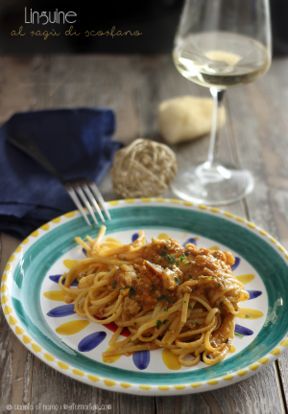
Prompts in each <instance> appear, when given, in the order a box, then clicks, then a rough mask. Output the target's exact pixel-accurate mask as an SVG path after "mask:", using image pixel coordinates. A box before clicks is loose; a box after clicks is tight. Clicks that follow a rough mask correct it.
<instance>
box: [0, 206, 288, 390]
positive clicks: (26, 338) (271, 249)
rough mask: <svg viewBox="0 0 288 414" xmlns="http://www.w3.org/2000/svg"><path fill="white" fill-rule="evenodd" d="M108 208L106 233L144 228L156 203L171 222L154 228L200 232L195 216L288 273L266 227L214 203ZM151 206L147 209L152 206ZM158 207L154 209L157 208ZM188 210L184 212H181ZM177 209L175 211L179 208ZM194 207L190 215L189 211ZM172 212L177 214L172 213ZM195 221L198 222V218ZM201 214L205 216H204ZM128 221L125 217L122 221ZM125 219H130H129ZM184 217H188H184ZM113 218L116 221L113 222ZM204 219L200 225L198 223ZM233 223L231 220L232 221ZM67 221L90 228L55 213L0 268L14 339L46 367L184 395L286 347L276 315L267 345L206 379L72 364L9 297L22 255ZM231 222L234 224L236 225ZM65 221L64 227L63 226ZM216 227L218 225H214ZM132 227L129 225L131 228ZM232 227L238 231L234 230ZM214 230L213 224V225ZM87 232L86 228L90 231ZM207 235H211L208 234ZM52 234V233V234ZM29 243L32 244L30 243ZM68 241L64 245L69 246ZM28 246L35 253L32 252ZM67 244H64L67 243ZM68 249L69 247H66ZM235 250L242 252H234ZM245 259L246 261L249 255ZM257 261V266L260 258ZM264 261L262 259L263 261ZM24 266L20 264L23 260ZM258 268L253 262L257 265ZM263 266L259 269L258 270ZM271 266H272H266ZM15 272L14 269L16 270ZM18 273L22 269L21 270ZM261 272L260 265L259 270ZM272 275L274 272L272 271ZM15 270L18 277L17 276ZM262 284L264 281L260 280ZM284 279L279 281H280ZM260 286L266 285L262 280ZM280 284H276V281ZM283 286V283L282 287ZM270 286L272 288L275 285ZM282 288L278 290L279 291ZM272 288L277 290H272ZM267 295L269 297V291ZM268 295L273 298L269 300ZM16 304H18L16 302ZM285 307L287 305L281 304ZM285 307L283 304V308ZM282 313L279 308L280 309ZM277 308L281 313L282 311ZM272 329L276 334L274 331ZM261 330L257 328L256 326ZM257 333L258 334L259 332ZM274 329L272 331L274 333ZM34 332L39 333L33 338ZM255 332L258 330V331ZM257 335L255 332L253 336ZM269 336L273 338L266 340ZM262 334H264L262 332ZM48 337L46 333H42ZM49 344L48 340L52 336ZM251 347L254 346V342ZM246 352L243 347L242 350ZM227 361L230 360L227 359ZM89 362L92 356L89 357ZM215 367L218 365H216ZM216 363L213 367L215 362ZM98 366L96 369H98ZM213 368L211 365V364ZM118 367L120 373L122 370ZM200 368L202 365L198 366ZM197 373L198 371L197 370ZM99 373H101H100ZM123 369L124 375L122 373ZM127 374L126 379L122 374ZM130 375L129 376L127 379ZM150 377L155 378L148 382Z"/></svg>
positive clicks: (240, 375) (107, 385) (246, 371)
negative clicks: (142, 214) (131, 214)
mask: <svg viewBox="0 0 288 414" xmlns="http://www.w3.org/2000/svg"><path fill="white" fill-rule="evenodd" d="M108 206H109V209H111V213H112V222H111V223H113V217H115V218H116V217H117V218H118V225H119V226H120V227H119V228H117V226H116V227H114V228H113V224H112V225H108V233H113V232H115V231H117V230H125V229H127V228H129V229H131V228H132V227H133V226H137V228H136V227H135V230H139V228H140V227H141V228H143V227H144V228H145V226H146V227H147V226H149V223H150V226H151V221H150V220H151V214H152V216H153V211H154V212H155V211H157V209H155V207H161V208H162V211H164V210H163V208H164V209H167V208H168V209H169V210H166V212H168V213H169V214H168V220H169V221H170V225H168V223H167V224H165V223H164V224H163V221H161V220H160V221H159V223H158V224H159V227H171V228H174V229H183V230H187V225H188V226H189V225H192V226H193V229H191V231H193V232H195V233H198V234H201V233H203V229H202V230H201V224H200V227H199V221H200V222H201V220H202V227H203V225H204V227H205V229H204V234H203V235H205V236H206V237H208V238H211V239H213V240H217V241H219V242H222V243H223V244H226V245H227V246H228V247H231V248H232V249H233V250H236V251H237V252H239V253H240V254H242V256H244V257H245V258H246V257H247V254H248V256H249V258H248V259H247V260H248V261H249V262H250V263H251V264H252V265H255V263H253V255H252V256H250V253H249V251H251V246H248V249H247V248H245V244H244V243H242V244H241V243H240V244H239V246H238V249H237V247H236V248H235V243H236V244H237V240H236V239H235V234H236V233H237V232H238V233H237V234H236V236H239V235H240V236H241V238H242V236H243V237H244V239H245V237H248V239H249V241H250V242H251V245H252V251H253V247H254V249H255V248H257V249H260V250H259V252H261V254H267V253H269V255H270V256H271V255H272V257H274V262H273V260H272V266H273V263H274V264H275V263H276V262H277V266H278V267H277V270H278V271H279V272H280V276H277V277H278V282H279V280H280V279H279V277H283V278H284V277H287V278H288V272H287V270H288V252H287V251H286V249H285V248H284V247H283V246H282V245H281V244H280V243H279V242H278V241H277V240H276V239H275V238H274V237H272V236H271V235H270V234H269V233H268V232H266V231H265V230H263V229H261V228H259V227H258V226H256V225H255V224H254V223H252V222H250V221H248V220H246V219H244V218H242V217H239V216H237V215H234V214H232V213H230V212H226V211H223V210H221V209H218V208H215V207H207V206H205V205H194V204H193V203H190V202H184V201H181V200H178V199H164V198H142V199H126V200H115V201H110V202H108ZM135 207H137V210H135ZM123 208H126V212H129V211H132V210H134V212H135V211H136V212H140V211H141V210H143V209H146V212H147V214H145V217H146V218H145V219H143V217H142V221H141V220H140V224H139V218H140V216H138V217H137V214H136V217H135V218H134V220H136V221H135V222H133V220H132V224H131V218H129V217H128V219H127V214H126V219H125V217H121V215H122V212H123ZM151 208H152V209H151ZM159 211H160V210H158V212H159ZM185 211H187V213H186V212H185ZM179 212H180V213H181V214H180V215H179V214H178V213H179ZM191 212H193V214H191ZM175 214H176V216H175ZM193 215H194V218H193V219H192V222H191V220H190V221H189V217H190V216H191V217H192V216H193ZM216 217H217V220H216V224H217V225H219V224H221V228H222V229H224V231H223V233H222V232H221V231H219V228H217V229H218V235H217V236H216V237H215V233H214V235H213V234H212V237H211V234H209V229H211V228H212V227H213V226H212V225H211V223H214V222H215V218H216ZM171 219H174V220H175V219H176V220H177V222H176V223H175V224H174V225H172V224H171ZM196 219H197V220H198V221H197V220H196ZM204 219H205V220H204ZM127 220H128V221H127ZM129 220H130V222H129ZM187 220H188V221H187ZM219 220H220V221H219ZM115 222H116V221H115ZM203 223H204V224H203ZM232 223H233V225H231V224H232ZM67 225H68V226H70V228H72V230H73V231H77V234H79V232H80V235H83V236H85V234H86V233H87V232H88V231H89V227H86V225H84V223H83V221H82V219H81V216H80V214H79V212H78V211H72V212H69V213H66V214H64V215H62V216H59V217H57V218H55V219H53V220H52V221H50V222H48V223H46V224H44V225H43V226H41V227H40V228H39V229H38V230H36V231H34V232H33V233H32V234H31V235H30V236H28V237H27V238H26V239H25V240H23V242H22V243H21V244H20V245H19V246H18V247H17V249H16V250H15V252H14V253H13V254H12V256H11V257H10V258H9V260H8V262H7V265H6V267H5V269H4V273H3V276H2V282H1V305H2V308H3V312H4V315H5V317H6V320H7V322H8V324H9V326H10V328H11V329H12V331H13V332H14V334H15V335H16V336H17V337H18V339H19V340H20V341H21V342H22V343H23V344H24V345H25V347H26V348H27V349H28V350H29V351H31V352H32V353H33V354H34V355H36V356H37V357H38V358H39V359H41V360H42V361H43V362H45V363H46V364H48V365H49V366H51V367H52V368H54V369H56V370H58V371H59V372H61V373H63V374H65V375H67V376H69V377H72V378H74V379H76V380H78V381H81V382H84V383H87V384H90V385H94V386H97V387H99V388H104V389H107V390H111V391H118V392H126V393H131V394H141V395H174V394H188V393H196V392H203V391H208V390H212V389H216V388H220V387H224V386H227V385H230V384H232V383H236V382H238V381H240V380H241V379H244V378H247V377H248V376H250V375H252V374H253V373H255V372H256V371H257V370H258V369H260V368H261V367H262V366H263V365H265V364H267V363H269V362H271V361H273V360H274V359H275V358H276V357H277V356H278V355H280V353H281V352H282V351H283V350H284V349H285V348H287V347H288V338H287V333H288V323H287V319H286V320H285V319H284V318H283V320H281V318H280V317H278V320H279V324H278V326H274V325H273V324H268V325H267V326H266V328H265V329H266V331H265V333H264V334H262V336H263V335H266V334H267V332H269V339H268V341H269V343H268V344H266V345H265V346H264V347H262V349H260V350H259V351H257V352H258V354H257V352H256V351H255V349H254V350H253V348H252V346H253V343H254V342H253V343H252V344H251V345H250V346H249V347H248V348H249V352H248V354H249V353H250V355H251V358H252V359H251V358H250V359H249V358H248V360H247V364H245V363H244V365H243V364H242V365H241V366H238V367H237V363H236V362H235V361H236V359H237V357H238V355H236V356H235V358H234V362H233V358H231V360H232V362H230V366H229V365H227V367H225V363H224V364H223V365H222V369H221V370H220V374H219V373H218V374H217V370H216V371H215V372H214V370H211V369H210V368H206V369H205V373H206V375H204V377H207V378H206V379H203V375H202V377H199V378H197V376H195V375H194V377H196V378H193V372H189V371H187V372H181V373H171V374H151V373H150V374H145V373H143V372H141V373H137V374H136V373H133V375H131V374H132V373H131V372H130V371H126V370H121V369H119V368H113V369H112V371H111V370H110V369H109V368H110V367H108V369H105V365H104V364H101V363H99V364H98V363H96V364H95V365H96V368H95V369H89V366H88V365H87V363H86V366H85V368H84V369H83V368H82V367H83V365H82V366H81V367H79V364H78V363H77V358H76V359H75V362H74V361H73V363H71V361H70V360H69V361H67V359H66V358H65V353H63V352H62V353H56V354H55V352H54V350H53V346H50V345H49V341H50V340H49V338H48V341H45V340H44V341H43V340H42V338H40V337H39V332H37V327H36V329H35V330H34V329H32V330H31V329H30V330H29V329H28V328H27V327H26V324H25V321H24V320H23V318H21V311H20V312H19V308H18V306H19V304H18V305H17V303H16V304H15V301H12V294H11V293H12V285H13V280H14V281H15V275H16V280H17V278H18V279H19V278H20V277H21V274H22V273H23V270H24V271H25V269H23V263H25V261H24V260H23V258H24V256H25V257H26V259H27V261H29V263H31V260H33V254H36V255H37V254H38V253H37V249H36V250H35V246H36V245H37V244H38V245H41V240H42V243H47V241H48V240H50V239H51V237H52V232H53V230H54V229H58V230H59V229H60V228H62V230H63V229H64V228H65V229H66V228H68V227H67ZM235 225H236V226H237V227H235ZM63 226H64V227H63ZM152 226H153V227H157V220H156V221H155V220H154V223H153V224H152ZM216 227H217V226H216ZM230 227H231V228H232V230H233V231H232V232H231V231H230V230H229V228H230ZM133 228H134V227H133ZM235 229H236V230H237V231H236V232H235ZM227 230H229V232H230V236H231V234H234V236H231V237H232V239H231V241H230V242H231V243H232V245H231V246H229V242H228V243H227V240H226V236H227V232H226V231H227ZM214 231H215V229H214ZM89 232H90V233H91V230H90V231H89ZM209 236H210V237H209ZM52 238H53V237H52ZM33 246H34V247H33ZM70 247H71V245H70V246H69V249H70ZM33 248H34V250H35V252H36V253H33ZM66 249H68V248H67V246H66ZM69 249H68V250H69ZM239 249H240V250H241V249H242V251H239ZM62 253H63V251H61V252H60V253H59V254H58V256H61V254H62ZM54 259H55V258H54ZM249 259H250V260H249ZM256 265H258V266H259V263H258V264H257V263H256ZM265 265H267V263H266V264H265ZM24 267H25V265H24ZM256 267H257V266H256ZM260 267H261V264H260ZM262 270H263V269H262ZM270 270H271V271H272V268H271V269H270ZM17 272H18V273H17ZM21 272H22V273H21ZM260 273H261V269H260ZM271 274H273V273H271ZM19 275H20V276H19ZM266 282H267V283H268V284H269V289H272V290H273V289H274V288H273V281H272V280H271V281H270V280H268V281H267V280H266ZM264 283H265V282H264ZM283 283H284V280H283ZM265 286H266V287H267V285H266V283H265ZM278 287H279V286H278ZM282 287H283V286H282ZM274 291H275V289H274ZM280 291H281V292H283V290H280ZM275 292H276V291H275ZM271 295H272V296H271ZM271 295H270V296H269V308H271V307H273V300H275V294H274V296H273V292H272V294H271ZM286 295H287V298H285V302H284V304H285V305H286V306H288V293H287V294H286ZM271 298H272V299H271ZM20 306H21V304H20ZM286 310H287V309H286ZM284 311H285V309H284V307H283V312H284ZM281 312H282V311H281ZM283 312H282V313H283ZM276 330H277V334H276ZM261 332H262V330H261ZM261 332H260V334H261ZM273 334H274V336H273ZM37 335H38V337H37ZM258 336H259V335H258ZM258 336H257V337H258ZM271 336H272V339H271ZM263 338H264V336H263ZM46 339H47V338H46ZM53 339H55V338H53ZM50 342H51V341H50ZM52 343H53V340H52ZM254 348H255V347H254ZM244 351H245V353H246V354H247V349H245V350H244ZM244 351H242V353H243V352H244ZM229 361H230V359H229ZM90 364H91V360H90ZM101 365H103V366H104V369H102V368H103V367H102V368H101ZM217 366H218V365H217ZM217 366H216V367H217ZM99 367H100V368H99ZM223 367H224V368H223ZM211 368H212V367H211ZM121 371H123V372H124V374H125V373H126V374H125V375H124V374H123V372H122V373H121ZM199 371H203V370H199ZM196 372H198V371H196ZM99 373H100V374H99ZM122 374H123V375H122ZM127 378H128V379H127ZM131 378H132V381H131ZM153 381H154V383H153Z"/></svg>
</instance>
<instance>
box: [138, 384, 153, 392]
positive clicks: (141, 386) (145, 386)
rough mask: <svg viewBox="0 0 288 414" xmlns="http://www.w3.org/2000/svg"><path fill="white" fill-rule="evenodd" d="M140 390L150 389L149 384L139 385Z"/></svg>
mask: <svg viewBox="0 0 288 414" xmlns="http://www.w3.org/2000/svg"><path fill="white" fill-rule="evenodd" d="M139 388H140V390H143V391H149V390H151V387H150V385H139Z"/></svg>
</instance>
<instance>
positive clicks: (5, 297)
mask: <svg viewBox="0 0 288 414" xmlns="http://www.w3.org/2000/svg"><path fill="white" fill-rule="evenodd" d="M7 301H8V298H7V296H4V295H2V296H1V299H0V303H2V305H5V303H7Z"/></svg>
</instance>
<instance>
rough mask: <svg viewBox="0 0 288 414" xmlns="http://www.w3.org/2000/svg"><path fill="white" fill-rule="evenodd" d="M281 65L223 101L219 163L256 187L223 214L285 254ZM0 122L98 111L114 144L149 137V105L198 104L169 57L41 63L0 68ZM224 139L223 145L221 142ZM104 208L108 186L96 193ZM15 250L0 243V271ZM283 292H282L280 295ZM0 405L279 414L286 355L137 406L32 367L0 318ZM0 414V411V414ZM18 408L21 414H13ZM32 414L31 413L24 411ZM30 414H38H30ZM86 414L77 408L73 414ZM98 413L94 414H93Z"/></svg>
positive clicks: (285, 85)
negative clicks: (24, 115)
mask: <svg viewBox="0 0 288 414" xmlns="http://www.w3.org/2000/svg"><path fill="white" fill-rule="evenodd" d="M287 74H288V59H279V60H275V61H274V63H273V65H272V68H271V70H270V72H269V73H268V74H267V75H266V76H265V77H264V78H262V79H260V80H258V81H257V82H256V83H254V84H251V85H247V86H241V87H239V88H235V89H232V90H230V91H229V92H228V99H227V107H228V111H229V113H230V115H231V119H232V120H233V123H232V124H231V123H228V126H227V127H226V130H225V132H226V133H225V134H224V139H223V141H222V143H221V153H222V157H224V158H225V159H226V160H230V161H234V162H236V163H240V164H241V165H242V166H244V167H247V168H248V169H250V170H251V171H252V172H253V174H254V177H255V181H256V186H255V190H254V192H253V194H252V195H250V196H249V197H248V198H247V199H246V200H243V201H242V202H239V203H236V204H234V205H230V206H228V207H226V209H227V210H230V211H232V212H234V213H237V214H239V215H242V216H245V217H247V218H249V219H251V220H253V221H255V222H256V223H257V224H258V225H260V226H262V227H263V228H265V229H267V230H268V231H270V232H271V233H272V234H273V235H274V236H276V237H278V238H279V239H280V240H281V242H282V243H283V244H284V245H285V244H286V246H287V245H288V218H287V208H288V169H287V166H286V163H287V155H288V117H287V103H288V75H287ZM0 85H1V89H0V116H1V120H2V121H4V120H5V119H7V118H8V117H9V116H10V115H11V114H12V113H14V112H16V111H23V110H32V109H38V108H55V107H74V106H102V107H103V106H108V107H111V108H113V109H114V110H115V111H116V114H117V121H118V127H117V134H116V135H117V138H118V139H120V140H122V141H124V142H126V143H127V142H129V141H131V140H132V139H133V138H136V137H139V136H141V137H157V119H156V113H157V105H158V103H159V102H160V101H161V100H163V99H166V98H169V97H173V96H176V95H183V94H195V95H196V94H197V95H204V96H207V95H208V92H207V90H205V89H204V88H203V89H202V88H200V87H197V86H195V85H192V84H190V83H189V82H188V81H186V80H185V79H183V78H182V77H181V76H180V75H179V74H178V73H177V72H176V70H175V68H174V67H173V64H172V62H171V58H170V56H147V57H142V56H117V57H115V56H50V57H41V56H36V57H33V58H10V57H7V58H1V71H0ZM228 138H229V140H228ZM207 145H208V140H207V138H203V139H199V140H198V141H196V142H194V143H190V144H187V145H186V144H185V145H181V146H179V148H177V153H178V156H179V159H180V161H181V159H182V158H181V157H190V158H191V162H195V161H196V160H201V159H203V158H204V157H205V155H206V151H207ZM102 190H103V192H104V193H105V196H106V198H107V199H109V198H112V197H113V194H112V192H111V184H110V181H109V178H107V179H106V180H105V183H103V187H102ZM17 243H19V241H18V240H16V239H13V238H12V237H9V236H7V235H4V234H2V235H1V269H3V266H4V265H5V262H6V261H7V259H8V256H9V255H10V254H11V252H12V250H13V249H14V248H15V247H16V245H17ZM287 288H288V287H287ZM0 323H1V328H0V338H1V339H0V377H1V384H0V405H1V408H2V410H3V412H8V411H7V409H6V408H5V407H6V405H7V404H12V405H13V404H14V410H13V412H18V411H17V406H15V404H27V407H26V408H27V409H23V410H22V411H23V412H33V405H34V407H35V405H36V404H37V403H39V402H41V403H43V404H58V405H59V407H60V408H59V412H64V411H65V410H64V408H63V406H62V408H61V405H62V404H65V403H66V404H69V403H73V402H74V403H75V404H88V403H89V402H91V403H93V404H96V403H98V404H100V405H101V404H104V405H105V404H111V407H110V406H109V405H108V406H106V409H103V410H102V412H103V413H106V412H107V413H111V412H112V413H123V414H129V413H133V414H137V413H139V414H140V413H145V414H146V413H159V414H160V413H165V414H169V413H171V414H172V413H173V414H174V413H177V414H178V413H189V414H192V413H201V414H202V413H228V414H230V413H245V414H248V413H251V414H255V413H264V414H266V413H273V414H276V413H282V412H287V403H288V375H287V374H288V363H287V354H284V355H283V356H281V357H280V359H279V360H278V361H277V362H275V363H273V364H271V365H269V366H267V367H265V368H264V369H263V370H262V371H261V372H259V373H257V374H256V375H255V376H253V377H252V378H250V379H247V380H244V381H242V382H240V383H239V384H236V385H233V386H230V387H227V388H225V389H221V390H216V391H213V392H207V393H203V394H198V395H191V396H177V397H157V398H153V397H138V396H129V395H125V394H116V393H113V392H108V391H102V390H100V389H97V388H92V387H89V386H87V385H84V384H81V383H78V382H76V381H73V380H71V379H69V378H66V377H64V376H63V375H61V374H60V373H58V372H56V371H54V370H52V369H51V368H50V367H48V366H46V365H45V364H43V363H42V362H40V361H39V360H38V359H37V358H35V357H34V356H33V355H32V354H30V353H29V352H27V350H26V349H25V348H24V347H23V346H22V345H21V344H20V343H19V341H18V340H17V339H16V338H15V337H14V335H13V334H12V333H11V331H10V329H9V328H8V326H7V323H6V321H5V320H4V317H3V315H2V313H1V315H0ZM1 408H0V411H1ZM22 408H25V407H22ZM34 411H35V412H36V409H34ZM39 412H40V411H39ZM76 412H77V413H79V414H80V413H87V410H86V409H85V407H83V409H81V408H80V409H78V410H76ZM99 412H100V411H99Z"/></svg>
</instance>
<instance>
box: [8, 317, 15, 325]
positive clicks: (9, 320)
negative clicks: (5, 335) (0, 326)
mask: <svg viewBox="0 0 288 414" xmlns="http://www.w3.org/2000/svg"><path fill="white" fill-rule="evenodd" d="M8 322H9V323H10V325H15V324H16V323H17V321H16V319H15V318H14V316H9V318H8Z"/></svg>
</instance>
